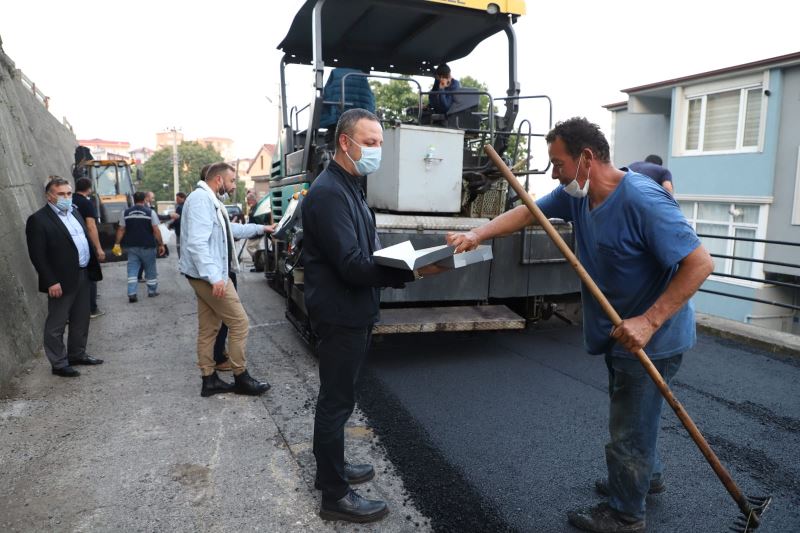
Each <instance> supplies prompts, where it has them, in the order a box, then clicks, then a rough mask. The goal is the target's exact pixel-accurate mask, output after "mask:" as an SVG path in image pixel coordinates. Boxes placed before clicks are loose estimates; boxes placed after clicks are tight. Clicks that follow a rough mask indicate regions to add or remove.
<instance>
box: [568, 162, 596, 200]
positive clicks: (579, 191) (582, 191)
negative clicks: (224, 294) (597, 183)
mask: <svg viewBox="0 0 800 533" xmlns="http://www.w3.org/2000/svg"><path fill="white" fill-rule="evenodd" d="M581 161H583V154H581V157H580V159H578V168H577V169H575V177H574V178H573V179H572V181H570V182H569V183H567V184H566V185H564V192H565V193H567V194H569V195H570V196H572V197H573V198H584V197H585V196H586V195H587V194H589V175H590V174H591V173H592V168H591V167H589V172H588V173H587V174H586V183H584V184H583V187H579V186H578V172H580V170H581Z"/></svg>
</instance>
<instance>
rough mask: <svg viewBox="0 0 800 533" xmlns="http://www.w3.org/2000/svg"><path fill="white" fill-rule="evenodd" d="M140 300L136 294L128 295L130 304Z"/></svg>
mask: <svg viewBox="0 0 800 533" xmlns="http://www.w3.org/2000/svg"><path fill="white" fill-rule="evenodd" d="M138 301H139V298H137V297H136V295H135V294H129V295H128V303H129V304H134V303H136V302H138Z"/></svg>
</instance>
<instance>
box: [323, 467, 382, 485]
mask: <svg viewBox="0 0 800 533" xmlns="http://www.w3.org/2000/svg"><path fill="white" fill-rule="evenodd" d="M374 477H375V469H374V468H372V465H351V464H350V463H345V464H344V478H345V479H346V480H347V482H348V483H349V484H350V485H358V484H359V483H366V482H367V481H369V480H370V479H372V478H374ZM314 488H315V489H317V490H322V485H320V484H319V477H315V478H314Z"/></svg>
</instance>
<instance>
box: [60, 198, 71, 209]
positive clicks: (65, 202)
mask: <svg viewBox="0 0 800 533" xmlns="http://www.w3.org/2000/svg"><path fill="white" fill-rule="evenodd" d="M56 207H57V208H58V210H59V211H61V212H62V213H69V210H70V209H72V198H59V199H58V200H56Z"/></svg>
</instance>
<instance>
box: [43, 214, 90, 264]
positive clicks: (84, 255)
mask: <svg viewBox="0 0 800 533" xmlns="http://www.w3.org/2000/svg"><path fill="white" fill-rule="evenodd" d="M49 205H50V207H51V208H52V209H53V211H55V212H56V215H58V219H59V220H60V221H61V223H62V224H64V226H66V228H67V231H69V235H70V237H72V241H73V242H74V243H75V248H77V250H78V265H79V266H80V267H81V268H86V266H87V265H88V264H89V241H88V240H87V239H86V233H85V232H84V231H83V226H81V223H80V222H78V219H77V218H75V217H74V216H73V215H72V212H71V211H70V212H67V213H65V212H64V211H62V210H61V209H59V208H57V207H56V206H54V205H53V204H49Z"/></svg>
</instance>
